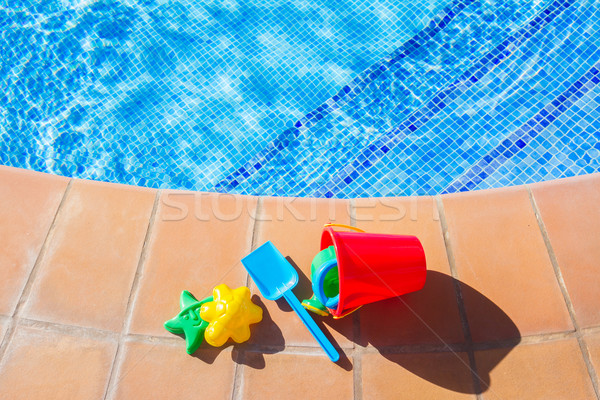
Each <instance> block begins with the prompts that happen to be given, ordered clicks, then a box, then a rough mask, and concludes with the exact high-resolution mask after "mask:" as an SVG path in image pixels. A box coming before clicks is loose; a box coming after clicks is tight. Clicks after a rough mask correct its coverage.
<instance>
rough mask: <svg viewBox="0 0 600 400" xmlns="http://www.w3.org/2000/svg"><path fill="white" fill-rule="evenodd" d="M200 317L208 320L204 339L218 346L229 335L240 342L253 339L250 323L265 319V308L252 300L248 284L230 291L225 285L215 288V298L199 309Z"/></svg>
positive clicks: (223, 342) (222, 343)
mask: <svg viewBox="0 0 600 400" xmlns="http://www.w3.org/2000/svg"><path fill="white" fill-rule="evenodd" d="M200 318H202V319H203V320H204V321H207V322H208V323H209V324H208V326H207V327H206V331H204V339H206V342H207V343H208V344H210V345H211V346H215V347H219V346H222V345H224V344H225V342H227V339H229V338H230V337H231V338H232V339H233V340H234V341H235V342H237V343H242V342H245V341H246V340H248V339H250V324H255V323H257V322H260V321H261V320H262V308H260V307H259V306H257V305H256V304H254V303H252V300H251V299H250V289H248V288H247V287H244V286H242V287H239V288H237V289H233V290H231V289H230V288H229V287H228V286H227V285H225V284H222V285H219V286H217V287H215V288H214V289H213V301H210V302H207V303H204V304H203V305H202V307H201V308H200Z"/></svg>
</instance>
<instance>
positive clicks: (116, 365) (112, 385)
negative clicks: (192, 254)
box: [103, 189, 162, 399]
mask: <svg viewBox="0 0 600 400" xmlns="http://www.w3.org/2000/svg"><path fill="white" fill-rule="evenodd" d="M161 193H162V191H161V190H160V189H159V190H157V191H156V195H155V197H154V203H153V205H152V211H151V212H150V218H149V219H148V226H147V228H146V235H145V236H144V242H143V244H142V250H141V251H140V257H139V259H138V263H137V266H136V270H135V275H134V277H133V282H132V283H131V289H130V291H129V297H128V298H127V306H126V307H125V318H124V319H123V324H122V326H121V332H120V333H119V339H118V344H117V350H116V351H115V356H114V357H113V361H112V365H111V368H110V374H109V376H108V381H107V383H106V388H105V390H104V396H103V399H107V398H108V397H109V396H110V397H114V393H115V391H116V388H117V384H118V383H119V382H118V381H116V379H117V376H118V373H119V372H120V369H121V358H122V353H123V343H124V342H125V338H126V336H127V334H126V333H125V332H128V331H129V326H130V324H131V318H132V315H133V306H134V304H135V298H136V297H137V293H138V291H139V286H140V278H141V275H142V272H143V269H144V264H145V262H146V257H147V254H148V244H149V242H150V239H151V237H152V231H153V228H154V223H155V220H156V215H157V210H158V205H159V199H160V197H161Z"/></svg>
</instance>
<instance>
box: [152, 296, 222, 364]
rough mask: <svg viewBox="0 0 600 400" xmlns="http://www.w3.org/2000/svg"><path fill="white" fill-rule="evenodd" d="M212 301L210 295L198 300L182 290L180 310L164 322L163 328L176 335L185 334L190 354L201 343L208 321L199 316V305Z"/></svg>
mask: <svg viewBox="0 0 600 400" xmlns="http://www.w3.org/2000/svg"><path fill="white" fill-rule="evenodd" d="M209 301H213V298H212V296H210V297H207V298H205V299H204V300H202V301H198V299H196V298H195V297H194V295H193V294H191V293H190V292H188V291H187V290H184V291H183V292H181V296H180V298H179V307H180V308H181V311H179V314H177V316H176V317H174V318H172V319H170V320H168V321H167V322H165V324H164V326H165V329H166V330H168V331H169V332H171V333H174V334H177V335H181V334H183V335H185V342H186V350H187V352H188V354H192V353H193V352H195V351H196V350H198V347H200V345H201V344H202V339H203V338H204V331H205V330H206V327H207V326H208V322H206V321H204V320H203V319H202V318H200V307H202V305H203V304H205V303H207V302H209Z"/></svg>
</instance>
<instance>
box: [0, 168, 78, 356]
mask: <svg viewBox="0 0 600 400" xmlns="http://www.w3.org/2000/svg"><path fill="white" fill-rule="evenodd" d="M73 182H74V180H73V179H70V180H69V183H68V184H67V187H66V188H65V191H64V193H63V195H62V198H61V200H60V203H59V204H58V207H57V208H56V213H55V214H54V218H53V219H52V223H50V227H49V228H48V232H46V237H45V238H44V243H43V244H42V247H41V248H40V251H39V253H38V256H37V258H36V259H35V262H34V263H33V267H32V268H31V271H29V276H28V277H27V281H26V282H25V285H24V286H23V290H22V291H21V295H20V296H19V301H18V302H17V305H16V306H15V309H14V311H13V314H12V316H11V317H10V322H9V325H8V328H7V329H6V331H5V332H4V338H3V339H2V342H1V343H0V367H1V366H2V365H3V364H4V361H5V360H4V355H5V354H6V351H7V349H8V347H9V346H10V344H11V342H12V340H13V338H14V336H15V333H16V330H17V325H19V320H20V318H21V314H22V313H23V309H24V305H25V304H26V303H27V300H28V298H29V295H30V294H31V288H32V287H33V283H34V281H35V278H36V276H37V274H38V270H39V269H40V264H41V262H42V260H43V258H44V256H45V254H46V251H47V250H48V247H49V246H50V240H51V238H52V236H53V234H54V231H55V230H56V224H57V221H58V218H59V215H60V214H62V210H63V208H64V206H65V203H66V199H67V197H68V194H69V193H70V191H71V187H72V186H73Z"/></svg>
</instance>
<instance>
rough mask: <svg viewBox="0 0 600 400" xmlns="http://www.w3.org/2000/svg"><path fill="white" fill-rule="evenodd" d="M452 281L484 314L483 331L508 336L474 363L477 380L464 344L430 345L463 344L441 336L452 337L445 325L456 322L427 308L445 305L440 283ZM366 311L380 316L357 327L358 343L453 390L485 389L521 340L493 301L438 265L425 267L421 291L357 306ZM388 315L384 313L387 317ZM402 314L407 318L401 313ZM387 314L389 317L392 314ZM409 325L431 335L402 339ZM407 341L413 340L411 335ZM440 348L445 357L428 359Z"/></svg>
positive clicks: (473, 308) (362, 312)
mask: <svg viewBox="0 0 600 400" xmlns="http://www.w3.org/2000/svg"><path fill="white" fill-rule="evenodd" d="M456 284H459V285H460V288H461V291H462V295H463V297H468V298H469V299H470V303H469V306H470V307H471V309H470V310H469V311H470V312H476V313H477V314H479V315H486V316H487V317H486V319H485V322H486V327H485V329H486V331H488V332H490V333H493V332H494V331H502V332H503V333H504V334H505V337H509V338H510V339H507V340H505V341H503V342H502V343H501V345H500V346H499V347H501V349H499V350H498V351H497V352H495V353H494V354H495V356H494V357H495V358H494V360H491V362H489V363H486V364H485V366H479V365H478V366H477V367H478V368H479V370H478V371H477V375H478V378H476V379H475V380H476V381H477V382H476V383H475V384H474V382H473V381H474V378H473V376H474V375H473V374H472V373H471V370H470V365H469V361H468V358H467V356H466V352H465V351H466V348H464V350H465V351H463V352H462V353H454V354H453V353H452V352H449V347H447V348H445V349H444V350H443V351H442V352H438V353H431V346H432V345H433V346H435V347H436V348H438V349H439V348H440V345H442V347H441V348H444V347H443V345H445V344H448V345H449V346H450V345H452V344H454V345H455V346H454V347H457V346H456V345H458V348H460V347H461V342H462V343H463V345H462V347H464V341H463V340H461V341H460V342H456V343H452V342H448V341H446V340H444V339H443V338H444V337H451V336H452V335H449V334H448V331H450V330H453V329H455V328H456V327H453V326H451V325H452V323H447V324H444V325H440V324H439V323H438V321H436V320H435V319H437V318H439V313H436V312H431V310H436V309H442V310H443V309H448V299H447V298H444V297H443V296H438V293H439V290H438V289H440V288H443V287H447V286H448V285H452V286H453V285H456ZM423 305H426V307H423ZM369 312H373V313H375V314H376V315H379V317H377V318H372V317H371V318H369V324H370V326H369V329H368V331H367V330H366V329H361V337H360V339H359V341H358V342H359V343H360V344H361V345H363V346H367V344H370V345H372V346H373V347H375V348H377V349H378V351H379V352H380V353H381V355H382V356H383V357H385V358H387V359H388V360H390V361H393V362H395V363H397V364H398V365H400V366H401V367H403V368H405V369H406V370H408V371H410V372H412V373H413V374H415V375H417V376H419V377H420V378H422V379H424V380H427V381H429V382H431V383H434V384H436V385H438V386H441V387H444V388H446V389H449V390H453V391H456V392H463V393H475V394H479V393H482V392H483V391H486V390H487V389H488V388H489V387H490V372H491V371H492V369H493V368H494V367H495V366H496V365H498V363H500V361H502V360H503V359H504V358H505V357H506V356H507V355H508V353H510V351H511V350H512V348H514V347H515V346H516V345H517V344H518V343H519V342H520V340H521V339H520V338H521V334H520V332H519V329H518V328H517V326H516V325H515V323H514V322H513V321H512V320H511V318H510V317H509V316H508V315H507V314H506V313H505V312H504V311H502V309H500V308H499V307H498V306H497V305H496V304H495V303H494V302H492V301H491V300H490V299H488V298H487V297H486V296H484V295H483V294H482V293H480V292H478V291H477V290H475V289H474V288H472V287H471V286H469V285H467V284H465V283H463V282H460V281H458V280H456V279H454V278H453V277H451V276H449V275H446V274H443V273H440V272H436V271H428V273H427V282H426V284H425V287H424V288H423V289H422V290H421V291H419V292H416V293H413V294H410V295H406V296H402V297H400V298H398V299H393V301H389V300H387V301H384V302H379V303H372V304H369V305H367V306H364V307H363V308H362V309H361V310H360V314H359V318H360V319H361V320H362V319H364V318H365V317H366V315H365V313H369ZM386 315H388V317H387V318H386ZM403 315H404V317H405V318H403ZM390 317H393V318H392V319H390ZM403 319H405V321H406V322H407V324H406V325H404V326H403V325H402V322H403V321H402V320H403ZM449 321H451V320H449ZM458 323H459V322H458ZM361 327H363V328H364V325H361ZM390 328H392V329H390ZM461 329H462V328H461ZM471 329H472V327H471ZM407 331H408V332H410V334H411V335H412V336H415V335H419V334H429V335H431V337H432V338H434V340H432V341H431V342H430V343H427V344H424V343H420V344H416V345H414V346H413V345H410V344H407V343H406V341H407V340H408V339H411V338H410V336H407V335H406V332H407ZM395 338H397V340H396V341H394V339H395ZM407 338H408V339H407ZM412 339H414V338H412ZM411 341H413V342H414V340H411ZM442 354H446V355H447V357H443V362H440V361H439V360H438V361H436V362H432V359H434V358H435V359H439V358H436V357H438V356H439V355H442ZM428 355H429V356H428Z"/></svg>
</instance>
